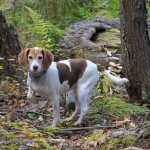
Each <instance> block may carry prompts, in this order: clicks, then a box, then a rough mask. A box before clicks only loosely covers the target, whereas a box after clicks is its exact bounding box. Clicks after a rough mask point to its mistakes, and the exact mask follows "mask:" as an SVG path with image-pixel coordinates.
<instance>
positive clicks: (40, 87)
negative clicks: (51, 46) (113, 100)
mask: <svg viewBox="0 0 150 150" xmlns="http://www.w3.org/2000/svg"><path fill="white" fill-rule="evenodd" d="M53 59H54V58H53V55H52V53H51V52H49V51H48V50H45V49H42V48H39V47H34V48H26V49H25V50H23V51H22V52H21V53H20V54H19V56H18V61H19V64H20V65H21V66H22V67H23V68H25V69H28V71H29V72H28V79H27V84H28V86H29V91H28V95H27V98H29V99H30V98H32V97H34V95H35V92H36V93H38V94H39V95H41V96H44V97H46V98H47V99H48V100H50V99H51V100H52V105H53V117H54V119H53V124H52V126H56V125H57V123H58V121H59V120H60V112H59V107H60V106H59V105H60V104H59V103H60V102H59V99H60V96H61V94H63V93H64V92H66V91H68V90H72V93H73V101H74V102H75V112H74V113H73V114H72V115H71V117H70V118H68V119H66V120H67V121H70V120H73V119H74V118H75V117H76V116H77V115H78V114H80V115H79V119H78V120H77V122H76V123H75V125H79V124H81V122H82V119H83V117H84V116H85V114H86V113H87V111H88V107H89V101H90V93H91V91H92V89H93V87H94V86H95V85H96V83H97V82H98V81H99V69H98V67H97V65H96V64H94V63H93V62H91V61H89V60H85V59H68V60H62V61H59V62H53ZM104 74H105V75H106V76H107V77H108V78H110V79H111V80H112V81H113V82H115V83H116V84H124V83H126V82H128V80H127V79H126V78H122V79H121V78H119V77H115V76H112V75H111V74H110V71H109V70H104Z"/></svg>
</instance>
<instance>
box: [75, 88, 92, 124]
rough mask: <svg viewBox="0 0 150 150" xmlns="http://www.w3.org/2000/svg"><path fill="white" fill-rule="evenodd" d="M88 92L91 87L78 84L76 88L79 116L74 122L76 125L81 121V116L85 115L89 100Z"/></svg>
mask: <svg viewBox="0 0 150 150" xmlns="http://www.w3.org/2000/svg"><path fill="white" fill-rule="evenodd" d="M90 92H91V89H90V88H89V87H82V86H80V87H79V88H78V92H77V93H78V102H79V106H80V116H79V119H78V120H77V122H75V124H74V125H75V126H76V125H80V124H81V123H82V120H83V117H84V116H85V115H86V113H87V111H88V108H89V101H90Z"/></svg>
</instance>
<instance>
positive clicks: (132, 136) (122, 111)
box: [0, 0, 150, 150]
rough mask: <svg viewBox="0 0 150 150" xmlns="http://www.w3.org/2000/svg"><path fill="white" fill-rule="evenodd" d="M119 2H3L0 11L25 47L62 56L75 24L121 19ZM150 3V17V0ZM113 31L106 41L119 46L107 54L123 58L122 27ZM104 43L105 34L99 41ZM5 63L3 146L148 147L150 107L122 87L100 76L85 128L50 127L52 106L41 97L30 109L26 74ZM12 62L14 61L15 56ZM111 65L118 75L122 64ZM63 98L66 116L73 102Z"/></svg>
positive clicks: (0, 102)
mask: <svg viewBox="0 0 150 150" xmlns="http://www.w3.org/2000/svg"><path fill="white" fill-rule="evenodd" d="M118 5H119V4H118V0H76V1H75V0H0V10H1V11H2V12H3V15H4V16H5V18H6V21H7V23H8V25H10V26H13V27H14V28H15V29H16V31H17V34H18V38H19V45H20V47H21V49H22V48H24V47H27V46H39V47H44V48H47V49H49V50H50V51H52V52H53V53H54V55H55V56H56V57H57V58H58V59H60V58H59V57H60V55H59V52H58V44H59V41H60V39H62V38H63V36H64V34H66V32H67V31H68V28H69V27H70V26H71V25H74V24H75V23H77V22H80V21H84V20H86V19H90V18H94V17H105V18H112V19H113V18H119V6H118ZM146 7H147V17H148V18H150V2H149V0H147V1H146ZM113 32H114V33H115V34H114V33H113V34H112V32H108V37H109V39H110V41H107V44H110V43H111V41H113V42H114V41H115V42H116V43H117V44H116V45H117V47H116V45H115V46H114V47H113V48H110V47H109V46H108V47H107V48H106V49H105V53H107V55H108V56H111V55H113V54H115V53H117V55H119V56H120V53H121V51H120V45H121V43H120V40H119V44H118V38H117V40H116V39H115V40H114V35H117V36H116V37H118V33H119V31H118V30H113ZM112 39H113V40H112ZM119 39H120V38H119ZM101 41H102V37H100V40H98V41H97V42H100V43H101ZM113 42H112V43H113ZM0 44H1V43H0ZM107 44H106V45H107ZM118 45H119V46H118ZM0 46H1V45H0ZM111 46H112V45H111ZM0 51H2V50H1V49H0ZM12 51H13V50H12ZM62 55H63V56H61V57H62V58H68V55H66V54H62ZM64 55H65V56H64ZM90 55H91V54H90ZM1 61H3V56H0V81H1V85H0V149H10V150H16V149H19V150H26V149H47V150H50V149H81V150H82V149H86V150H89V149H93V150H94V149H102V150H109V149H126V150H127V149H128V150H129V149H132V150H142V149H150V122H149V119H150V110H149V107H150V106H149V104H140V103H138V102H132V103H131V102H130V99H129V97H128V95H127V92H126V90H125V87H124V86H122V87H118V86H116V85H114V84H112V82H111V81H110V80H109V79H107V78H106V77H105V76H103V74H100V76H101V79H102V80H101V82H100V83H99V84H98V85H97V87H96V89H95V94H96V96H95V97H93V101H92V103H91V107H90V111H89V113H88V115H87V116H86V117H85V119H84V123H83V124H82V126H81V127H72V123H69V124H68V123H65V122H63V121H62V122H60V124H59V126H58V128H52V127H51V126H50V124H51V121H52V108H51V107H50V108H49V109H48V110H46V109H45V103H46V101H45V100H44V99H43V98H41V97H38V98H39V101H40V102H39V104H38V106H39V108H38V109H35V108H32V110H30V109H29V105H30V103H29V102H28V101H27V100H26V95H27V86H26V80H25V79H26V76H27V74H26V72H22V70H21V69H20V67H19V66H18V64H15V69H17V72H16V71H14V72H15V76H14V74H13V73H12V72H9V71H8V70H6V71H7V72H6V73H4V69H3V65H1ZM8 61H9V62H10V64H13V62H14V61H16V58H11V59H8ZM109 66H110V67H111V69H112V71H114V75H118V74H119V73H121V71H122V66H121V64H120V63H118V64H115V63H112V62H111V63H110V64H109ZM12 76H13V77H12ZM16 76H17V77H16ZM19 77H20V78H19ZM62 99H63V100H64V101H62V104H61V106H62V107H61V116H62V118H63V119H64V118H66V117H67V116H69V115H70V114H71V113H72V109H74V108H73V107H74V106H73V104H72V105H68V104H65V99H66V95H63V97H62ZM129 147H130V148H129Z"/></svg>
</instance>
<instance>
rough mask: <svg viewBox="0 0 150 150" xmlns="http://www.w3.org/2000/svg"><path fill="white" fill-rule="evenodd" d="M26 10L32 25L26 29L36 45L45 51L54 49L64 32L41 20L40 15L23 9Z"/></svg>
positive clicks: (27, 8) (29, 9)
mask: <svg viewBox="0 0 150 150" xmlns="http://www.w3.org/2000/svg"><path fill="white" fill-rule="evenodd" d="M24 8H25V9H26V10H28V12H29V15H30V17H31V19H32V21H33V22H32V25H29V26H28V29H29V30H30V31H31V32H32V33H33V35H34V36H35V38H36V41H35V42H36V43H35V44H36V45H37V46H40V47H45V48H47V49H54V48H56V46H57V43H58V40H59V38H60V37H61V36H62V35H63V33H64V31H63V30H60V29H59V28H58V27H57V26H56V25H54V24H52V23H50V22H48V21H45V20H43V19H42V17H41V15H40V14H38V13H37V12H36V11H34V10H32V9H31V8H29V7H26V6H25V7H24Z"/></svg>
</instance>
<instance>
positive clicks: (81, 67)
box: [57, 59, 87, 87]
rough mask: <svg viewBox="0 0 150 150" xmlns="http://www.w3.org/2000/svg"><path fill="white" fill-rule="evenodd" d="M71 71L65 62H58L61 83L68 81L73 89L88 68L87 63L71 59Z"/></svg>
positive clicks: (82, 60)
mask: <svg viewBox="0 0 150 150" xmlns="http://www.w3.org/2000/svg"><path fill="white" fill-rule="evenodd" d="M69 62H70V66H71V71H70V69H69V66H68V65H66V64H64V63H63V62H57V69H58V73H59V80H60V83H63V82H64V81H68V84H69V86H70V87H72V86H73V85H74V84H75V83H76V82H77V81H78V79H80V78H81V77H82V75H83V73H84V71H85V68H86V67H87V62H86V60H84V59H71V60H69Z"/></svg>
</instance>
